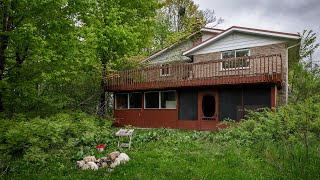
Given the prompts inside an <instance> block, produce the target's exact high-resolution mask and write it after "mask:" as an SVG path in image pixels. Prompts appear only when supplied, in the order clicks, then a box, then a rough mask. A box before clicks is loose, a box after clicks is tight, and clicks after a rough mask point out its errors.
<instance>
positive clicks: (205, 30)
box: [141, 28, 224, 63]
mask: <svg viewBox="0 0 320 180" xmlns="http://www.w3.org/2000/svg"><path fill="white" fill-rule="evenodd" d="M223 31H224V30H223V29H216V28H202V29H201V30H200V31H197V32H194V33H192V34H190V35H188V36H186V37H184V38H183V39H184V40H187V39H189V38H191V37H192V36H194V35H196V34H198V33H200V32H209V33H213V34H219V33H221V32H223ZM182 42H183V41H182ZM180 43H181V41H178V42H176V43H173V44H171V45H170V46H168V47H166V48H164V49H162V50H160V51H157V52H155V53H153V54H151V55H150V56H149V57H147V58H146V59H144V60H143V61H142V62H141V63H145V62H147V61H149V60H151V59H153V58H155V57H157V56H159V55H161V54H162V53H164V52H166V51H168V50H169V49H171V48H174V47H175V46H177V45H179V44H180Z"/></svg>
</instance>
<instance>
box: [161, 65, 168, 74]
mask: <svg viewBox="0 0 320 180" xmlns="http://www.w3.org/2000/svg"><path fill="white" fill-rule="evenodd" d="M161 67H162V68H161V69H160V76H169V75H170V68H169V64H161Z"/></svg>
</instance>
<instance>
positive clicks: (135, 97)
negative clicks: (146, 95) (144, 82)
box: [129, 92, 142, 109]
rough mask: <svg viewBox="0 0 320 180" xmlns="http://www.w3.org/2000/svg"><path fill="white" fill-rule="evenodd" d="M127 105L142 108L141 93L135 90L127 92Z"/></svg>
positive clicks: (131, 107) (132, 107)
mask: <svg viewBox="0 0 320 180" xmlns="http://www.w3.org/2000/svg"><path fill="white" fill-rule="evenodd" d="M129 107H130V109H140V108H142V93H140V92H137V93H136V92H135V93H130V94H129Z"/></svg>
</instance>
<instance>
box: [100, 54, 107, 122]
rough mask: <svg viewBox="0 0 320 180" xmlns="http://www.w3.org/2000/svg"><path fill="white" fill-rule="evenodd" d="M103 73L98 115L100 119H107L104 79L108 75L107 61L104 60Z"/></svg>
mask: <svg viewBox="0 0 320 180" xmlns="http://www.w3.org/2000/svg"><path fill="white" fill-rule="evenodd" d="M101 63H102V72H101V83H100V89H101V94H100V103H99V111H98V114H99V116H100V118H104V117H105V113H106V90H105V82H104V78H105V75H106V73H107V72H106V66H107V65H106V61H105V60H102V61H101Z"/></svg>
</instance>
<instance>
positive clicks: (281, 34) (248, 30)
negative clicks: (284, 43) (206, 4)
mask: <svg viewBox="0 0 320 180" xmlns="http://www.w3.org/2000/svg"><path fill="white" fill-rule="evenodd" d="M235 31H237V32H244V33H249V34H258V35H266V36H272V37H279V38H287V39H300V38H301V37H300V35H299V34H293V33H285V32H278V31H270V30H263V29H254V28H247V27H240V26H232V27H230V28H228V29H226V30H224V31H222V32H221V33H219V34H218V35H217V36H213V37H211V38H209V39H207V40H206V41H203V42H202V43H200V44H198V45H197V46H194V47H192V48H190V49H189V50H187V51H185V52H184V53H183V55H188V54H190V53H192V52H194V51H196V50H198V49H200V48H202V47H204V46H206V45H208V44H210V43H212V42H214V41H217V40H219V39H221V38H223V37H225V36H227V35H229V34H230V33H232V32H235Z"/></svg>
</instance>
